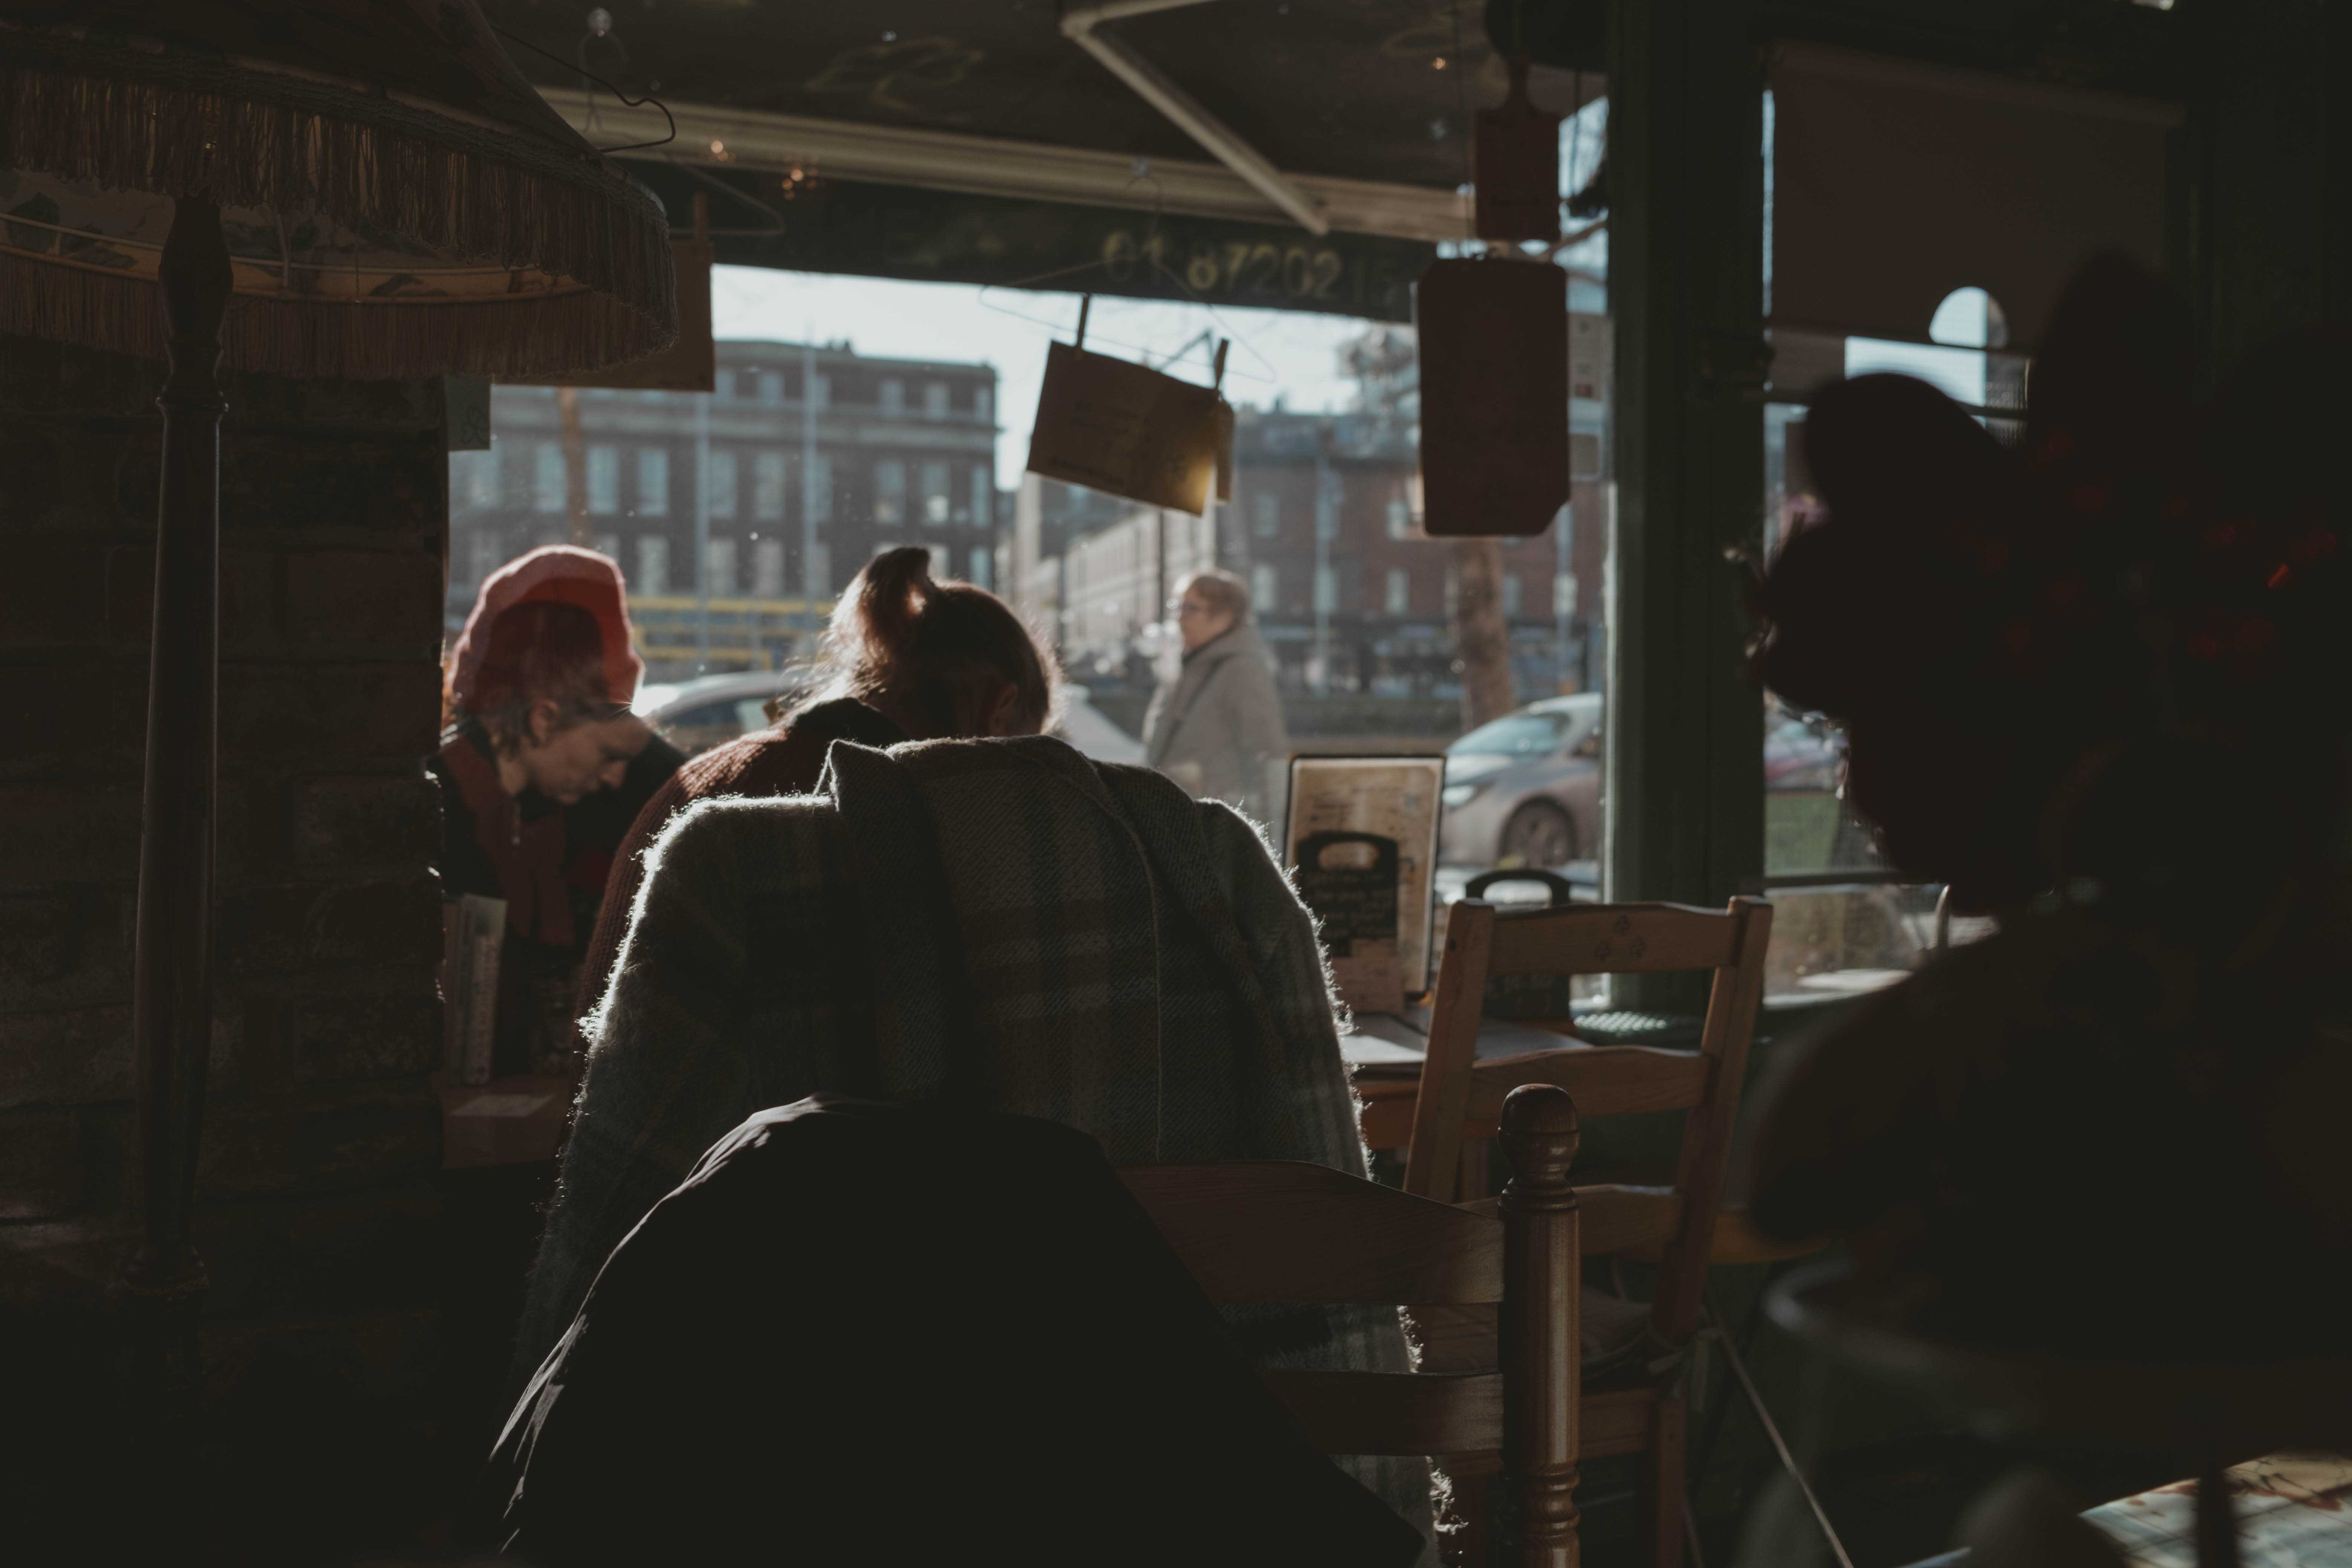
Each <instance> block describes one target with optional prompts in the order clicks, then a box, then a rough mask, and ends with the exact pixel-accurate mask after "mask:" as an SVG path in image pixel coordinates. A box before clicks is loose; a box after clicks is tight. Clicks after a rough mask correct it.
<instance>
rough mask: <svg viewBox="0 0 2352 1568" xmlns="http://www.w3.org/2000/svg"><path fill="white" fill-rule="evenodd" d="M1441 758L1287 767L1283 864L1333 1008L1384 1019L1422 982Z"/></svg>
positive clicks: (1296, 761) (1301, 760)
mask: <svg viewBox="0 0 2352 1568" xmlns="http://www.w3.org/2000/svg"><path fill="white" fill-rule="evenodd" d="M1444 786H1445V759H1444V757H1442V756H1387V757H1293V758H1292V759H1291V760H1290V811H1289V816H1288V820H1287V822H1286V825H1285V826H1284V829H1283V863H1284V864H1285V865H1286V867H1288V868H1289V870H1290V874H1291V878H1292V879H1293V881H1294V882H1296V883H1297V888H1298V892H1299V896H1300V897H1301V898H1302V899H1304V900H1306V902H1307V908H1308V909H1310V910H1314V911H1315V918H1316V921H1317V924H1318V926H1319V927H1320V928H1321V931H1322V936H1323V945H1324V949H1325V951H1326V952H1328V953H1329V955H1330V959H1331V977H1332V980H1333V981H1334V982H1335V983H1336V984H1337V985H1338V987H1339V999H1340V1000H1341V1001H1342V1002H1345V1003H1346V1004H1347V1005H1348V1006H1349V1008H1350V1009H1351V1010H1352V1011H1355V1012H1359V1013H1393V1012H1396V1011H1398V1010H1399V1009H1400V1008H1402V1006H1403V1005H1404V1004H1405V997H1406V995H1407V994H1409V993H1410V994H1419V993H1420V992H1421V991H1422V990H1423V984H1424V982H1423V977H1424V976H1426V975H1427V974H1428V973H1429V941H1430V916H1431V911H1432V908H1433V895H1434V888H1435V881H1434V879H1435V875H1436V869H1437V824H1438V795H1439V792H1440V791H1442V790H1443V789H1444Z"/></svg>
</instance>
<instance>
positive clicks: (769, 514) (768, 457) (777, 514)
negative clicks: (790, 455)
mask: <svg viewBox="0 0 2352 1568" xmlns="http://www.w3.org/2000/svg"><path fill="white" fill-rule="evenodd" d="M751 515H752V516H753V517H755V518H757V519H759V521H761V522H782V521H783V520H784V455H783V454H782V452H761V453H759V454H758V455H757V456H755V457H753V458H752V459H751Z"/></svg>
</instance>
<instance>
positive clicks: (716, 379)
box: [710, 370, 735, 397]
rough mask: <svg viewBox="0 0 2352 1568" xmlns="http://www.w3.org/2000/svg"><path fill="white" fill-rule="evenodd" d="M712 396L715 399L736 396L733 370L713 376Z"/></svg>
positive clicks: (711, 383) (711, 382)
mask: <svg viewBox="0 0 2352 1568" xmlns="http://www.w3.org/2000/svg"><path fill="white" fill-rule="evenodd" d="M710 395H711V396H713V397H732V396H734V395H735V373H734V372H733V371H731V370H722V371H719V372H718V373H716V374H713V375H712V376H711V378H710Z"/></svg>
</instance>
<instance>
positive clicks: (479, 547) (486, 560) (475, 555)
mask: <svg viewBox="0 0 2352 1568" xmlns="http://www.w3.org/2000/svg"><path fill="white" fill-rule="evenodd" d="M468 554H469V558H470V560H471V563H472V565H473V571H474V576H473V580H474V581H475V582H477V583H479V582H481V581H482V580H483V579H484V578H486V577H488V575H489V574H491V573H493V572H495V571H497V570H498V569H499V536H498V535H497V534H495V533H492V532H491V531H489V530H488V529H487V528H486V529H484V530H482V531H480V532H478V533H477V534H475V535H474V541H473V546H472V549H471V550H470V552H468Z"/></svg>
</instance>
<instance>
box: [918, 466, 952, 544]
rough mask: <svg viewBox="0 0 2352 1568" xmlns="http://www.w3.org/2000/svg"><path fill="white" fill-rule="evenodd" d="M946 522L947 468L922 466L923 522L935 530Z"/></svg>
mask: <svg viewBox="0 0 2352 1568" xmlns="http://www.w3.org/2000/svg"><path fill="white" fill-rule="evenodd" d="M947 520H948V466H947V465H946V464H945V463H925V464H924V465H923V521H925V522H928V523H929V524H930V525H931V526H932V527H934V528H937V527H939V526H940V525H941V524H943V523H945V522H946V521H947Z"/></svg>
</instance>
